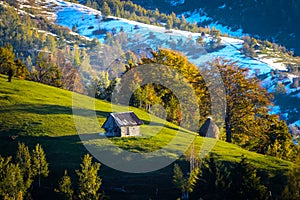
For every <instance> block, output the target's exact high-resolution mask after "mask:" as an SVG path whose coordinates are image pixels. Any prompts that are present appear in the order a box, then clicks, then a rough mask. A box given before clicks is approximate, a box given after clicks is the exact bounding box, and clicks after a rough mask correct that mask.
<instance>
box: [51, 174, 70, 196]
mask: <svg viewBox="0 0 300 200" xmlns="http://www.w3.org/2000/svg"><path fill="white" fill-rule="evenodd" d="M55 191H56V192H59V193H61V194H63V195H64V196H65V200H72V198H73V193H74V192H73V189H72V181H71V178H70V176H69V175H68V172H67V170H65V172H64V176H63V177H62V178H61V179H60V181H59V188H58V189H56V190H55Z"/></svg>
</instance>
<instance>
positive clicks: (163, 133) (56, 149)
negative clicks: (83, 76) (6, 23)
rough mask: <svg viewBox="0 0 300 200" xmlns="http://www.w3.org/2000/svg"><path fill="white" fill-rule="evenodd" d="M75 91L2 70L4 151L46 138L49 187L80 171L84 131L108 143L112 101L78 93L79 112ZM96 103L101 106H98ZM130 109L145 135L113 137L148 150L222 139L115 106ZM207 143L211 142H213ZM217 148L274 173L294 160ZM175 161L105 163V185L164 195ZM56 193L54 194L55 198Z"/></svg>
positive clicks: (226, 156)
mask: <svg viewBox="0 0 300 200" xmlns="http://www.w3.org/2000/svg"><path fill="white" fill-rule="evenodd" d="M72 96H73V93H72V92H69V91H65V90H62V89H58V88H54V87H50V86H46V85H42V84H38V83H35V82H30V81H24V80H18V79H13V81H12V82H11V83H8V82H7V77H6V76H3V75H0V154H1V155H12V154H14V152H15V151H16V146H17V143H18V142H19V141H22V142H25V143H26V144H27V145H29V146H31V147H32V146H34V145H35V144H36V143H40V144H42V146H43V147H44V149H45V152H46V155H47V159H48V162H49V163H50V171H51V175H50V176H51V177H50V178H49V179H48V180H45V182H46V183H47V184H49V187H53V183H55V182H57V179H58V178H59V177H60V176H62V174H63V170H64V169H68V170H69V171H70V174H71V175H72V176H74V173H73V171H74V169H77V168H79V163H80V159H81V157H82V156H83V155H84V154H85V153H87V150H86V149H85V147H84V145H83V144H82V141H81V140H80V137H79V135H78V134H80V135H81V136H83V137H81V138H88V139H87V140H86V141H84V143H85V144H86V145H87V146H93V147H94V148H98V149H99V150H102V149H105V146H101V145H102V143H101V142H99V141H100V140H101V138H100V136H99V135H98V133H100V132H103V130H102V129H101V128H99V127H100V126H101V125H102V124H103V122H104V120H105V118H106V116H107V115H108V114H109V113H110V112H111V111H112V106H111V104H110V103H108V102H105V101H100V100H95V101H94V99H93V98H90V97H86V96H83V95H79V94H75V95H74V99H73V100H74V102H76V100H77V99H80V100H81V101H79V102H78V103H75V104H74V106H75V108H74V111H75V114H74V115H73V110H72ZM93 108H95V112H94V109H93ZM127 110H133V111H134V112H135V113H136V114H137V115H138V116H139V117H140V118H141V119H142V120H143V121H144V122H145V125H143V126H142V127H141V133H142V134H143V136H142V137H140V138H114V139H111V141H112V142H113V143H114V144H115V145H117V146H118V147H120V148H122V149H125V150H128V151H131V152H141V153H148V152H152V151H155V150H159V149H161V148H163V147H164V153H165V156H170V157H172V156H175V155H174V153H173V152H177V151H182V150H184V149H189V148H188V145H189V144H190V143H191V141H190V139H193V138H195V143H196V145H195V149H196V152H197V153H198V152H199V149H200V147H201V145H202V144H203V143H205V144H214V143H215V142H216V141H215V140H214V139H205V140H204V139H203V138H201V137H199V136H197V133H194V132H190V131H188V130H184V129H181V128H178V127H177V126H175V125H173V124H171V123H165V122H164V121H163V120H161V119H158V118H156V117H153V116H150V115H149V114H148V113H145V112H143V111H141V110H138V109H136V108H127V107H122V106H114V107H113V111H127ZM93 113H94V114H95V113H96V116H97V118H96V119H93V118H92V117H90V115H89V114H93ZM74 120H75V122H78V121H80V122H82V124H80V126H75V123H74ZM81 126H83V127H84V128H82V127H81ZM76 128H77V129H76ZM82 130H84V131H82ZM178 130H179V131H178ZM78 131H79V133H78ZM81 131H82V132H81ZM11 135H18V136H19V137H18V138H17V139H16V140H15V141H13V140H11V139H10V137H9V136H11ZM84 136H87V137H84ZM175 137H176V138H177V140H176V142H174V143H171V145H169V146H165V145H167V144H169V143H170V142H171V141H172V139H174V138H175ZM207 146H208V147H209V145H207ZM114 153H118V152H114ZM212 153H214V154H215V155H216V156H217V158H218V159H220V160H224V161H228V162H232V161H239V160H240V158H241V155H245V156H246V157H247V158H248V159H249V161H250V162H251V163H252V164H254V165H255V166H257V167H258V168H260V169H261V170H266V171H272V172H274V173H278V172H280V171H285V170H287V168H288V167H289V166H290V165H292V164H291V163H290V162H287V161H283V160H280V159H277V158H273V157H269V156H264V155H260V154H256V153H253V152H249V151H246V150H244V149H241V148H240V147H238V146H236V145H233V144H228V143H225V142H222V141H218V142H217V143H216V145H215V146H214V148H213V149H212ZM172 166H173V165H170V166H169V167H167V168H164V169H162V170H159V171H156V172H152V173H146V174H131V173H124V172H119V171H116V170H113V169H111V168H109V167H106V166H104V165H103V166H102V170H101V177H102V178H103V183H104V189H106V190H107V191H108V192H107V193H108V194H110V193H111V192H109V190H110V189H109V188H110V187H111V186H114V187H122V186H124V185H125V186H126V187H128V188H129V189H130V190H132V191H139V192H135V193H136V194H135V195H137V194H139V193H140V195H141V196H137V197H135V196H133V194H127V193H126V194H116V193H114V192H112V193H111V194H110V195H111V196H113V197H115V198H117V197H118V195H121V196H122V198H123V199H140V198H142V199H144V197H149V196H152V197H153V194H155V190H156V187H159V188H162V189H161V192H162V193H164V194H161V195H162V196H161V197H162V198H163V195H166V194H167V193H166V192H167V191H168V193H169V192H174V188H173V185H172V182H171V177H172V172H171V170H172ZM145 179H148V180H149V185H147V186H146V185H145V184H144V182H145ZM163 191H165V192H163ZM124 195H125V196H124ZM143 195H144V196H143ZM173 195H174V194H173ZM50 197H51V195H50V196H49V199H50ZM175 197H176V195H175ZM175 197H174V198H175Z"/></svg>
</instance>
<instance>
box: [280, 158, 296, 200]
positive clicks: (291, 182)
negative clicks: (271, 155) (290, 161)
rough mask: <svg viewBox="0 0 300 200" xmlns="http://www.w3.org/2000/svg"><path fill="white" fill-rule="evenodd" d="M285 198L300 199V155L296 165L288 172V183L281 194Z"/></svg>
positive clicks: (288, 199)
mask: <svg viewBox="0 0 300 200" xmlns="http://www.w3.org/2000/svg"><path fill="white" fill-rule="evenodd" d="M281 199H283V200H298V199H300V157H299V156H298V158H297V160H296V163H295V166H293V167H291V168H290V169H289V171H288V173H287V184H286V186H285V187H284V190H283V192H282V195H281Z"/></svg>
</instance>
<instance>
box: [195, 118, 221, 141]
mask: <svg viewBox="0 0 300 200" xmlns="http://www.w3.org/2000/svg"><path fill="white" fill-rule="evenodd" d="M199 134H200V136H203V137H211V138H218V137H219V134H220V132H219V128H218V126H217V125H216V124H215V123H214V122H213V120H212V119H211V118H208V119H207V120H206V121H205V122H204V124H203V125H202V126H201V128H200V130H199Z"/></svg>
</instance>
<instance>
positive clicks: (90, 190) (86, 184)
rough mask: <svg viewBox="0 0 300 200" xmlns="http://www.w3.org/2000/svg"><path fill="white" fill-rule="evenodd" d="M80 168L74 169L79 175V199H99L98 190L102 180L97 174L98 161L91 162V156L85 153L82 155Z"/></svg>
mask: <svg viewBox="0 0 300 200" xmlns="http://www.w3.org/2000/svg"><path fill="white" fill-rule="evenodd" d="M80 167H81V170H80V171H79V170H76V173H77V175H78V177H79V181H78V182H79V183H78V187H79V194H78V197H79V199H81V200H90V199H95V200H97V199H99V198H100V193H99V192H98V191H99V189H100V186H101V184H102V180H101V179H100V177H99V176H98V171H99V169H100V163H92V156H90V155H89V154H86V155H85V156H84V157H83V160H82V164H80Z"/></svg>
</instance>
